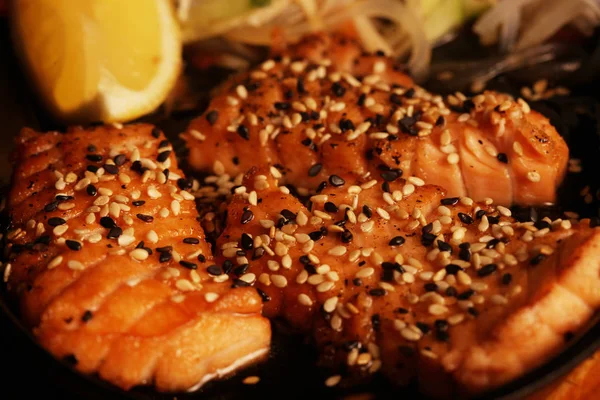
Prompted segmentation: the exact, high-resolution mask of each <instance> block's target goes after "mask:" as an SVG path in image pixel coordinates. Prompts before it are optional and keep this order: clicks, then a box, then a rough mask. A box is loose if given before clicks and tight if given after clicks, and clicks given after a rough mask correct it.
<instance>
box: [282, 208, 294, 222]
mask: <svg viewBox="0 0 600 400" xmlns="http://www.w3.org/2000/svg"><path fill="white" fill-rule="evenodd" d="M280 214H281V215H282V216H283V218H285V219H287V220H288V221H293V220H295V219H296V214H295V213H294V212H292V211H290V210H288V209H286V208H284V209H283V210H281V212H280Z"/></svg>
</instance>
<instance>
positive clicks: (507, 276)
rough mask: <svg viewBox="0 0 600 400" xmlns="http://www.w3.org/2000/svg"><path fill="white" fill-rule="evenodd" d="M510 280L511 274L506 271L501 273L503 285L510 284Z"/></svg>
mask: <svg viewBox="0 0 600 400" xmlns="http://www.w3.org/2000/svg"><path fill="white" fill-rule="evenodd" d="M511 282H512V275H511V274H509V273H508V272H507V273H506V274H504V275H502V284H503V285H510V283H511Z"/></svg>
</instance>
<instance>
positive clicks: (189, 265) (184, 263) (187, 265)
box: [179, 260, 198, 269]
mask: <svg viewBox="0 0 600 400" xmlns="http://www.w3.org/2000/svg"><path fill="white" fill-rule="evenodd" d="M179 265H181V266H182V267H183V268H187V269H197V268H198V266H197V265H196V264H194V263H193V262H190V261H185V260H181V261H179Z"/></svg>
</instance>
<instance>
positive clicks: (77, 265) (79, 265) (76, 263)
mask: <svg viewBox="0 0 600 400" xmlns="http://www.w3.org/2000/svg"><path fill="white" fill-rule="evenodd" d="M67 267H69V268H70V269H72V270H75V271H82V270H84V269H85V266H84V265H83V264H82V263H81V262H79V261H76V260H69V261H67Z"/></svg>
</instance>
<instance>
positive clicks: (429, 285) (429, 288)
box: [423, 282, 438, 292]
mask: <svg viewBox="0 0 600 400" xmlns="http://www.w3.org/2000/svg"><path fill="white" fill-rule="evenodd" d="M423 287H424V288H425V291H426V292H435V291H436V290H438V285H437V284H436V283H434V282H427V283H426V284H425V285H423Z"/></svg>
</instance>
